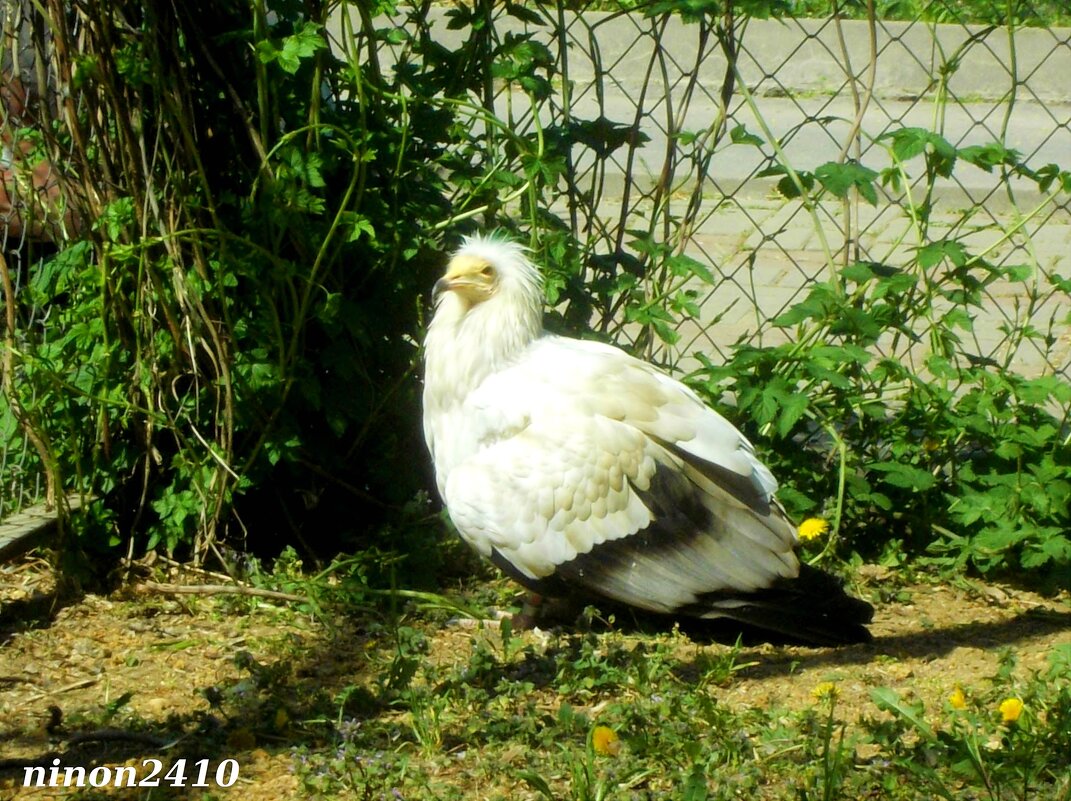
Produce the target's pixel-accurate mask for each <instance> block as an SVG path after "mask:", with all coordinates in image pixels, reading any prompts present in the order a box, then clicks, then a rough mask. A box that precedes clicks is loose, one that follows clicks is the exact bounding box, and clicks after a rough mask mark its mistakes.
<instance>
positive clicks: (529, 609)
mask: <svg viewBox="0 0 1071 801" xmlns="http://www.w3.org/2000/svg"><path fill="white" fill-rule="evenodd" d="M542 604H543V596H542V595H539V594H538V593H535V592H528V593H526V594H525V597H524V603H523V604H522V605H521V611H520V612H518V613H517V614H515V615H514V616H513V619H512V620H511V621H510V623H511V624H512V626H513V630H514V631H525V630H526V629H534V628H535V626H536V617H537V616H538V614H539V607H540V606H542Z"/></svg>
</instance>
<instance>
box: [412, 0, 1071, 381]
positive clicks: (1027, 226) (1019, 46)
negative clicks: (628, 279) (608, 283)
mask: <svg viewBox="0 0 1071 801" xmlns="http://www.w3.org/2000/svg"><path fill="white" fill-rule="evenodd" d="M729 8H731V6H729ZM659 9H660V7H659V6H657V5H656V6H654V7H647V8H646V9H643V8H641V9H638V10H634V11H632V12H631V13H618V12H598V11H590V10H585V11H569V10H564V9H562V8H557V7H554V8H552V7H544V6H538V7H537V8H536V10H535V11H527V10H526V11H524V12H523V13H519V12H518V11H517V9H515V8H512V7H510V6H505V7H501V8H496V9H494V10H491V9H486V13H488V14H490V15H492V17H493V19H494V25H493V29H494V31H495V33H496V36H497V41H498V43H499V45H498V48H499V50H498V51H497V52H498V53H499V54H500V55H501V54H503V53H514V54H515V53H516V50H517V48H516V44H515V43H516V41H518V40H524V41H527V42H529V43H538V44H539V45H540V46H545V47H546V53H545V54H544V56H543V58H544V59H546V60H548V61H549V63H548V64H547V65H546V67H547V69H546V74H547V75H548V77H549V79H550V80H551V81H552V82H553V91H551V92H548V93H547V95H546V96H545V97H542V98H540V97H537V98H536V99H535V100H534V101H533V100H532V96H533V91H532V88H531V87H530V86H528V87H526V86H525V85H524V84H523V82H520V81H512V80H500V81H499V82H497V84H496V86H495V94H494V99H493V101H492V102H491V103H487V98H480V100H481V101H483V102H484V103H485V105H487V106H488V107H489V108H491V109H492V110H493V111H494V113H495V114H496V115H498V116H499V117H500V118H502V119H503V120H504V121H505V122H506V124H507V125H508V127H509V128H510V129H512V130H513V131H518V132H526V131H532V130H536V129H538V130H539V131H540V132H541V133H543V134H545V135H547V136H550V135H551V134H554V135H556V136H557V137H558V139H559V140H566V143H565V145H564V146H563V147H562V148H561V150H560V155H561V157H562V158H564V159H565V160H566V161H567V166H566V169H565V170H563V172H562V175H561V177H560V179H558V180H557V181H555V182H553V183H551V184H549V185H548V186H546V188H545V189H546V194H545V197H544V203H545V204H546V207H547V208H548V209H549V210H550V211H551V212H553V214H554V215H555V216H556V219H557V220H558V221H559V222H563V223H565V224H566V225H567V226H568V227H569V229H570V230H571V233H572V235H573V236H575V237H576V238H577V240H579V241H580V242H581V243H583V245H582V247H583V248H584V254H583V258H584V261H585V264H586V265H587V270H588V273H587V275H586V277H585V280H586V282H588V283H593V284H597V282H598V280H599V277H600V276H599V273H600V270H607V268H606V265H612V266H616V267H617V268H622V267H623V266H624V267H626V268H628V269H633V270H634V272H636V273H637V274H639V275H641V276H642V277H643V281H645V282H646V284H647V287H646V291H647V292H648V296H649V297H650V298H652V299H656V300H658V299H661V300H663V301H664V300H667V299H669V300H670V301H673V300H674V299H675V300H676V301H677V303H676V308H677V311H680V310H681V309H685V310H688V309H695V308H696V307H697V308H698V313H694V314H693V313H685V314H682V315H674V316H673V317H672V318H670V317H667V318H666V319H665V320H664V321H663V322H664V323H666V326H663V327H662V328H661V329H660V330H658V331H657V332H656V333H661V334H662V336H661V338H658V337H655V336H652V335H651V331H650V330H647V329H648V327H647V326H642V325H641V326H637V325H629V324H628V323H629V322H630V320H629V319H628V318H626V317H625V316H623V315H622V314H621V311H622V309H621V307H620V305H615V304H613V303H608V304H606V305H604V306H602V307H597V308H596V309H595V310H594V319H595V325H596V327H597V328H600V329H602V330H604V331H608V332H610V333H611V334H613V335H614V336H616V337H617V338H618V339H621V338H624V339H627V340H631V343H632V344H633V345H634V346H636V347H640V348H645V349H646V350H647V351H648V355H649V356H652V357H655V358H659V359H661V360H663V361H665V362H668V363H671V364H677V365H678V366H681V367H684V368H687V367H688V366H689V365H691V364H693V363H694V362H693V361H692V360H691V359H690V355H691V354H692V353H694V352H696V351H700V352H702V353H704V354H706V355H708V356H709V357H710V358H711V359H713V360H717V359H720V358H724V357H725V356H726V355H727V353H728V349H729V348H730V347H732V346H733V345H738V344H741V343H750V344H771V343H775V342H777V341H783V340H784V338H785V337H787V336H789V334H790V332H789V331H787V330H786V329H785V328H784V327H783V326H778V325H774V324H772V321H774V320H775V319H776V318H777V317H778V316H779V315H780V314H782V313H783V312H785V311H786V310H787V309H789V308H790V307H791V306H792V305H793V304H795V303H797V302H798V301H800V300H801V299H802V298H803V297H805V295H806V293H807V292H808V289H809V287H810V286H812V285H813V283H814V282H816V281H822V280H831V279H834V278H835V275H836V271H837V270H838V269H839V268H841V267H845V266H847V265H849V264H852V263H855V262H860V261H861V262H866V263H877V264H882V265H891V266H894V267H895V266H897V265H900V264H903V263H904V262H906V261H908V260H909V259H910V258H911V257H912V255H913V254H914V253H915V252H917V250H918V248H919V247H921V246H922V245H923V244H924V243H925V242H927V241H931V240H933V239H935V238H940V239H943V240H955V241H959V242H961V243H963V244H964V245H966V246H968V247H969V248H972V249H973V251H975V252H980V253H982V254H984V256H985V258H986V259H987V260H988V261H989V262H990V263H991V264H992V265H993V266H994V267H996V268H997V269H1004V268H1010V267H1012V266H1015V267H1020V266H1021V267H1023V268H1024V270H1026V271H1028V272H1029V274H1030V278H1029V280H1025V281H996V282H994V283H992V284H990V285H988V286H987V287H986V288H985V291H984V296H985V303H984V304H983V307H982V308H980V309H978V318H977V319H976V321H975V325H974V326H973V328H972V331H971V332H970V338H971V339H973V342H971V343H969V347H970V348H971V349H973V351H974V353H975V355H976V356H977V357H978V358H979V359H987V360H992V361H995V362H997V363H999V364H1001V365H1010V364H1016V365H1018V366H1019V367H1020V369H1022V370H1023V371H1024V372H1025V373H1027V374H1032V375H1039V374H1051V373H1055V374H1058V375H1061V376H1064V377H1066V376H1067V375H1068V369H1069V365H1071V335H1069V331H1068V323H1067V317H1068V311H1069V303H1068V294H1067V291H1066V285H1065V286H1064V288H1063V289H1061V288H1060V281H1059V278H1060V275H1061V273H1063V274H1066V273H1067V270H1068V267H1069V266H1071V255H1069V253H1071V226H1069V223H1071V213H1069V203H1068V198H1067V195H1066V193H1064V194H1060V193H1058V192H1057V191H1055V190H1054V189H1052V190H1049V191H1039V189H1038V185H1037V183H1036V182H1032V181H1030V180H1026V179H1025V178H1024V177H1023V176H1022V175H1021V174H1017V173H1016V171H1015V170H1013V169H1009V168H1008V167H1007V165H1003V166H1002V165H993V166H992V168H989V169H983V168H982V167H979V166H975V165H973V164H967V163H960V164H959V165H957V166H956V167H955V168H954V169H951V168H950V169H948V170H939V171H938V173H939V174H937V175H936V176H934V175H927V174H926V170H925V169H924V167H923V164H922V162H921V161H915V162H911V161H908V162H906V163H903V164H901V163H898V160H897V159H896V158H894V157H893V156H892V154H891V149H892V144H893V143H895V141H896V140H895V138H894V137H895V136H896V135H897V132H902V131H903V130H905V129H908V130H911V131H918V130H926V131H930V132H933V133H934V134H935V135H936V136H937V137H938V139H939V140H940V141H941V142H946V143H947V145H948V146H950V147H951V148H954V149H956V150H957V151H959V150H962V149H965V148H971V147H987V146H993V145H994V143H996V145H997V146H999V147H1003V148H1007V149H1010V150H1014V151H1016V152H1017V154H1018V157H1019V159H1020V160H1021V162H1022V163H1024V164H1027V165H1031V166H1032V167H1033V168H1034V169H1035V170H1036V169H1038V168H1041V167H1043V166H1044V165H1048V164H1054V163H1055V164H1057V165H1059V166H1061V167H1065V166H1066V165H1067V164H1068V163H1071V104H1069V99H1071V85H1069V81H1068V79H1067V76H1068V75H1071V29H1068V28H1065V27H1064V28H1062V27H1056V26H1048V27H1046V26H1045V25H1044V24H1042V23H1043V21H1044V19H1045V17H1044V16H1042V15H1043V14H1045V13H1046V12H1047V13H1049V15H1050V18H1052V17H1054V16H1057V12H1056V11H1055V10H1054V9H1052V8H1049V9H1045V8H1036V7H1033V6H1029V5H1026V4H1017V5H1016V6H1015V8H1014V9H1013V10H1014V12H1015V14H1014V15H1013V17H1014V18H1013V19H1012V20H1011V21H1012V22H1013V24H1011V25H1009V24H1007V23H1008V20H1009V17H1008V6H1007V4H996V3H986V2H979V3H974V4H953V3H947V2H932V3H926V4H922V5H921V7H919V8H916V9H915V12H916V14H917V16H916V18H914V19H910V20H905V21H897V20H882V19H871V20H867V19H861V20H847V19H841V18H839V17H830V18H826V19H802V18H801V19H796V18H789V17H786V18H781V19H776V20H773V19H755V18H751V17H747V16H739V17H738V16H734V15H733V14H732V12H731V11H729V12H726V11H724V10H723V11H722V13H721V14H720V15H713V14H699V15H696V16H695V18H693V19H690V20H689V19H685V18H682V17H680V16H673V15H670V14H665V13H656V12H659ZM450 19H451V12H446V13H445V14H444V16H443V17H442V18H441V19H439V20H437V21H436V22H435V23H433V24H432V26H431V28H432V29H433V30H434V29H437V30H439V31H440V35H442V36H443V37H444V38H443V41H444V43H446V44H447V46H450V43H451V41H454V42H457V41H460V40H461V38H463V37H464V36H465V35H466V34H465V30H464V26H462V25H457V26H456V27H457V30H446V28H447V27H448V26H451V23H450ZM454 19H457V18H456V17H455V18H454ZM1060 19H1063V18H1060ZM937 20H939V22H938V21H937ZM1024 21H1025V22H1030V23H1032V24H1033V25H1034V27H1026V26H1024V25H1023V24H1022V23H1023V22H1024ZM1063 21H1064V22H1066V20H1063ZM451 37H454V38H453V39H452V38H451ZM511 42H512V43H513V44H511ZM829 162H833V163H839V164H847V163H851V164H859V165H862V166H865V167H868V168H871V169H873V170H875V171H878V172H879V173H881V174H882V184H883V186H882V187H880V189H879V191H878V192H877V195H876V196H875V197H873V198H870V199H869V200H868V198H867V197H865V195H864V194H863V193H860V192H858V191H849V192H845V193H843V194H844V197H837V196H835V195H834V194H833V193H830V192H825V193H820V194H812V196H811V198H810V199H808V198H805V197H804V198H801V197H799V194H800V193H799V192H798V191H792V188H793V187H792V185H791V183H786V182H788V181H790V179H791V178H792V175H791V173H793V172H797V173H803V172H809V173H812V174H813V172H814V171H815V170H816V169H820V167H821V165H823V164H826V163H829ZM983 166H984V165H983ZM890 170H892V171H900V172H901V175H900V177H901V178H902V179H903V180H902V183H897V182H893V181H888V180H885V179H886V176H887V175H888V174H889V171H890ZM882 171H885V172H882ZM786 187H787V189H788V190H789V191H788V192H787V193H786V192H784V191H779V189H780V190H784V189H786ZM808 188H809V187H808ZM1047 189H1048V188H1047ZM785 194H788V195H791V196H790V197H786V196H785ZM652 240H654V241H657V242H658V243H660V245H661V246H662V248H663V250H662V252H663V253H684V254H687V255H690V256H692V257H694V258H695V259H696V260H697V261H699V262H701V263H702V264H704V265H706V266H707V268H708V269H709V271H710V275H709V276H707V277H706V278H705V279H704V280H700V279H698V278H697V279H696V280H693V281H691V282H689V283H687V284H674V285H673V287H674V291H673V292H672V293H670V295H671V296H667V293H666V292H665V287H666V280H665V276H664V275H661V276H660V275H659V274H658V269H659V266H658V262H657V260H656V259H654V258H652V256H651V252H650V245H649V242H650V241H652ZM633 265H634V266H633ZM612 269H613V268H612V267H611V268H610V269H609V270H607V271H608V272H609V271H612ZM682 292H684V293H686V294H681V293H682ZM682 316H683V317H685V318H687V319H684V320H681V319H680V317H682ZM631 322H635V319H632V320H631ZM667 327H671V330H667ZM1024 330H1034V331H1044V332H1045V335H1044V336H1041V337H1036V336H1023V332H1024ZM928 333H929V332H926V331H917V332H916V334H917V338H916V339H914V340H913V341H912V340H911V339H900V340H897V341H895V342H894V341H886V342H883V343H881V344H880V345H879V348H880V349H881V350H882V351H883V354H882V355H885V356H890V357H893V358H898V359H905V360H910V361H912V362H914V363H916V366H920V365H921V360H922V359H923V358H924V356H925V352H926V348H925V346H924V345H921V346H920V345H918V344H917V343H925V342H926V341H927V340H928V339H929V337H928Z"/></svg>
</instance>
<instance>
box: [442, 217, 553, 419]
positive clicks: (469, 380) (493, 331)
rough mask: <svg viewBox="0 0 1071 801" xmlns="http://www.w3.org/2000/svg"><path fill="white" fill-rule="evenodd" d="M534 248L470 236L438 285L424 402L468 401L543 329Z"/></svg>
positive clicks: (454, 256)
mask: <svg viewBox="0 0 1071 801" xmlns="http://www.w3.org/2000/svg"><path fill="white" fill-rule="evenodd" d="M527 253H528V251H527V248H525V247H524V246H523V245H519V244H517V243H516V242H511V241H509V240H507V239H505V238H503V237H501V236H498V235H495V234H490V235H474V236H468V237H465V239H464V240H462V244H461V247H460V248H459V249H458V250H457V251H456V252H455V253H454V255H453V256H452V257H451V259H450V263H449V264H448V265H447V268H446V273H445V274H444V275H443V277H442V278H440V279H439V281H438V282H436V284H435V290H434V297H435V316H434V317H433V318H432V321H431V325H430V326H428V336H427V339H426V341H425V361H426V364H427V369H426V372H425V376H424V395H425V403H428V402H430V403H431V404H432V406H433V407H434V406H435V405H436V403H438V402H444V403H449V402H450V401H451V399H453V400H456V399H459V398H463V397H464V396H465V395H467V394H468V392H469V391H470V390H471V389H473V388H474V387H475V386H476V385H478V384H479V382H480V381H482V380H483V378H485V377H486V376H487V375H490V374H491V373H493V372H496V371H497V370H500V369H501V368H502V367H503V366H505V365H506V364H507V363H509V361H510V360H511V359H512V358H513V357H515V356H516V355H517V354H518V353H520V352H521V351H522V350H523V349H524V348H525V347H527V346H528V345H529V344H530V343H531V342H532V341H533V340H535V339H538V338H539V337H540V336H542V334H543V279H542V276H541V275H540V274H539V268H537V267H536V266H535V265H534V264H533V263H532V262H531V260H529V258H528V255H527Z"/></svg>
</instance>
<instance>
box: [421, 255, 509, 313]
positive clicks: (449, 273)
mask: <svg viewBox="0 0 1071 801" xmlns="http://www.w3.org/2000/svg"><path fill="white" fill-rule="evenodd" d="M497 288H498V271H497V270H496V269H495V267H494V265H493V264H491V263H490V262H488V261H486V260H485V259H481V258H479V257H477V256H471V255H468V254H465V255H461V256H455V257H454V258H453V259H452V260H451V261H450V264H449V265H448V266H447V268H446V275H444V276H443V277H442V278H440V279H439V280H438V281H436V282H435V288H434V289H433V290H432V298H433V299H438V297H439V296H440V295H441V294H442V293H443V292H453V293H455V294H457V295H458V296H459V297H460V298H461V299H463V300H464V301H465V302H466V303H467V304H468V305H470V306H474V305H476V304H477V303H482V302H483V301H485V300H487V299H488V298H490V297H491V296H492V295H493V294H494V293H495V290H496V289H497Z"/></svg>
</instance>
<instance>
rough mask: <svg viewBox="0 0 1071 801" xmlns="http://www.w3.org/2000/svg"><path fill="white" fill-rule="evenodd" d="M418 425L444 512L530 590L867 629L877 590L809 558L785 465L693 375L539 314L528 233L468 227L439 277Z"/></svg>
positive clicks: (842, 634)
mask: <svg viewBox="0 0 1071 801" xmlns="http://www.w3.org/2000/svg"><path fill="white" fill-rule="evenodd" d="M433 297H434V302H435V313H434V317H433V318H432V321H431V324H430V325H429V327H428V334H427V340H426V342H425V375H424V436H425V439H426V440H427V444H428V449H429V450H430V452H431V457H432V461H433V463H434V466H435V476H436V483H437V485H438V489H439V494H440V495H441V496H442V499H443V501H444V503H445V504H446V508H447V510H448V512H449V514H450V518H451V520H452V521H453V523H454V525H455V526H456V527H457V530H458V531H459V532H460V534H461V536H462V538H463V539H464V540H465V541H466V542H467V543H468V544H469V545H470V546H472V547H473V548H475V550H476V551H477V552H479V553H480V554H481V555H483V556H484V557H486V558H488V559H490V560H491V561H492V562H494V564H496V565H497V566H498V567H499V568H500V569H502V570H503V571H504V572H505V573H507V574H508V575H509V576H511V577H512V578H514V579H516V580H517V581H519V582H520V583H521V584H523V585H524V586H525V587H527V588H528V589H529V590H531V591H533V592H536V593H540V594H546V595H551V596H555V595H558V596H560V595H564V594H572V595H577V594H579V595H581V596H586V597H589V598H593V599H600V598H601V599H603V600H609V601H611V602H617V603H619V604H625V605H628V606H631V607H636V608H638V609H642V610H646V611H648V612H655V613H664V614H671V615H678V616H680V615H683V616H691V617H698V618H719V617H726V618H732V619H735V620H738V621H741V622H744V623H747V624H751V625H755V626H758V627H761V628H765V629H770V630H773V631H778V632H781V633H783V634H787V635H789V636H791V637H794V638H796V639H800V640H804V641H811V642H815V643H826V644H833V643H846V642H858V641H863V640H867V639H869V633H868V632H867V630H866V628H865V626H864V624H865V623H867V622H869V621H870V619H871V616H872V613H873V610H872V608H871V607H870V605H869V604H867V603H865V602H864V601H861V600H858V599H855V598H852V597H850V596H848V595H846V594H845V593H844V591H843V589H842V587H841V584H840V582H839V581H838V580H837V579H835V578H833V577H832V576H829V575H828V574H826V573H823V572H821V571H819V570H816V569H813V568H810V567H807V566H806V565H803V566H801V564H800V562H799V560H798V558H797V556H796V553H795V547H796V545H797V541H798V538H797V533H796V528H795V526H793V525H792V523H791V521H790V520H789V519H788V516H787V515H786V513H785V511H784V509H783V508H782V507H781V505H780V504H779V503H778V502H777V500H776V499H775V497H774V492H775V491H776V489H777V481H776V480H775V479H774V477H773V475H772V474H771V473H770V471H769V470H768V469H767V468H766V466H765V465H763V464H762V462H761V461H759V459H758V457H757V456H756V455H755V450H754V448H753V447H752V445H751V443H750V442H748V440H747V439H746V438H745V437H744V435H743V434H741V433H740V432H739V431H737V430H736V428H734V427H733V425H732V424H731V423H729V422H728V421H727V420H726V419H725V418H723V417H722V416H721V415H719V414H718V413H717V412H715V411H713V410H712V409H710V408H709V407H707V406H706V405H705V404H704V403H703V402H702V401H701V400H700V399H699V397H698V396H697V395H696V394H695V393H694V392H693V391H692V390H691V389H689V388H688V387H686V386H685V385H684V384H682V383H680V382H679V381H677V380H675V379H673V378H671V377H670V376H668V375H666V374H665V373H663V372H661V371H659V370H658V369H656V368H655V367H653V366H651V365H650V364H647V363H646V362H643V361H641V360H639V359H636V358H634V357H632V356H630V355H628V354H627V353H625V352H624V351H622V350H620V349H618V348H615V347H612V346H610V345H604V344H601V343H597V342H589V341H584V340H576V339H569V338H566V337H560V336H554V335H551V334H548V333H546V332H545V331H544V330H543V308H542V307H543V282H542V278H541V275H540V273H539V270H538V268H537V267H536V266H535V265H534V264H533V263H532V262H531V260H530V259H529V258H528V255H527V251H526V249H525V248H523V247H522V246H520V245H518V244H516V243H514V242H511V241H508V240H507V239H505V238H502V237H499V236H495V235H491V236H470V237H467V238H466V239H465V240H464V241H463V243H462V246H461V248H460V249H459V250H458V251H457V252H456V253H455V254H454V255H453V257H452V259H451V260H450V262H449V265H448V267H447V269H446V274H445V275H444V276H443V277H442V278H441V279H440V280H439V281H438V282H437V283H436V284H435V288H434V293H433Z"/></svg>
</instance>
